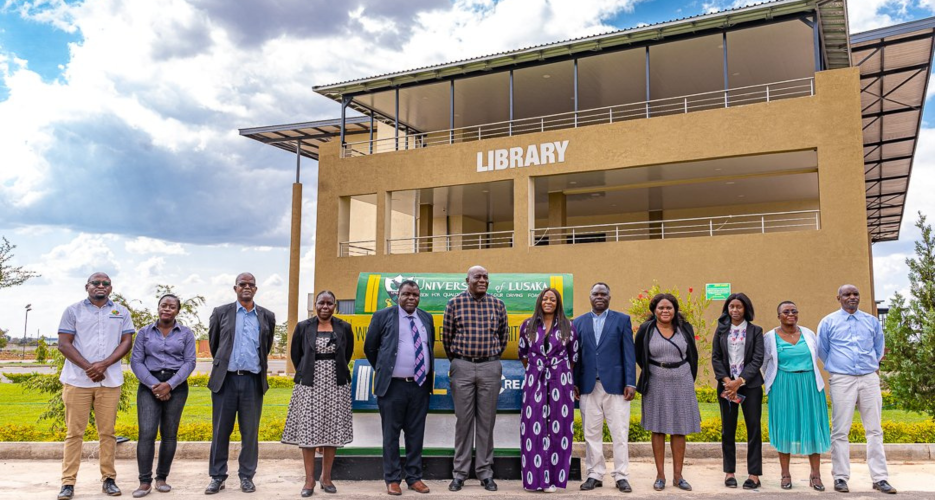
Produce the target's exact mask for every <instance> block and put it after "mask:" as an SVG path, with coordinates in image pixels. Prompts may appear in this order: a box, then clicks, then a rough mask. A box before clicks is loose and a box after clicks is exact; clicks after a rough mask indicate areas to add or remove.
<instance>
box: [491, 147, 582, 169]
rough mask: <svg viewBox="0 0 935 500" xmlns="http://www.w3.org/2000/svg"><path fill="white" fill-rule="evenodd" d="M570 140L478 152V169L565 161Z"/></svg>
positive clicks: (529, 165) (520, 166)
mask: <svg viewBox="0 0 935 500" xmlns="http://www.w3.org/2000/svg"><path fill="white" fill-rule="evenodd" d="M567 148H568V141H567V140H565V141H555V142H543V143H542V144H530V145H529V147H526V148H521V147H515V148H507V149H491V150H489V151H487V152H484V151H478V152H477V171H478V172H493V171H495V170H506V169H508V168H523V167H532V166H536V165H549V164H552V163H565V150H566V149H567Z"/></svg>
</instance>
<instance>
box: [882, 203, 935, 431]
mask: <svg viewBox="0 0 935 500" xmlns="http://www.w3.org/2000/svg"><path fill="white" fill-rule="evenodd" d="M915 226H916V227H917V228H919V230H920V231H922V239H921V240H920V241H917V242H916V243H915V253H916V258H914V259H913V258H907V259H906V265H908V266H909V295H910V297H909V301H908V304H907V302H906V298H905V297H903V296H902V295H901V294H899V293H897V294H896V295H895V296H894V297H893V300H892V301H891V303H890V310H889V313H887V315H886V322H885V324H884V330H885V332H886V347H887V349H886V355H885V356H884V358H883V363H882V367H881V368H882V372H883V379H884V381H885V382H886V383H887V385H888V386H889V388H890V390H891V391H892V393H893V396H895V397H894V399H895V400H896V401H899V405H900V407H902V408H903V409H905V410H909V411H917V412H921V413H927V414H928V415H929V416H931V417H932V418H935V370H933V369H932V367H933V366H935V235H933V234H932V226H930V225H928V224H926V223H925V216H924V215H922V213H921V212H920V213H919V220H918V221H916V224H915Z"/></svg>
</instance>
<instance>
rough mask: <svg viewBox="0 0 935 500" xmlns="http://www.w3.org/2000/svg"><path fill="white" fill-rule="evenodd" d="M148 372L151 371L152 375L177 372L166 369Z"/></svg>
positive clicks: (176, 371)
mask: <svg viewBox="0 0 935 500" xmlns="http://www.w3.org/2000/svg"><path fill="white" fill-rule="evenodd" d="M149 373H152V374H153V375H157V374H158V375H175V374H176V373H178V370H166V369H162V370H150V371H149Z"/></svg>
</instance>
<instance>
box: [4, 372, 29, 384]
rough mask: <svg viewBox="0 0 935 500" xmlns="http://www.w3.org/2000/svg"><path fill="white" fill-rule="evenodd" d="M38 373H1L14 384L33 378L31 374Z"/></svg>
mask: <svg viewBox="0 0 935 500" xmlns="http://www.w3.org/2000/svg"><path fill="white" fill-rule="evenodd" d="M35 375H38V373H36V372H31V373H5V372H4V374H3V376H4V377H6V378H7V379H8V380H9V381H10V382H12V383H14V384H22V383H23V382H25V381H27V380H29V379H31V378H33V376H35Z"/></svg>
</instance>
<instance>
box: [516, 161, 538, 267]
mask: <svg viewBox="0 0 935 500" xmlns="http://www.w3.org/2000/svg"><path fill="white" fill-rule="evenodd" d="M535 192H536V190H535V186H534V185H533V180H532V177H526V178H523V177H520V178H517V179H516V180H515V181H513V248H523V249H528V248H529V247H530V246H532V245H530V241H529V239H530V234H529V231H530V230H531V229H534V226H535V224H536V200H535V199H534V196H535Z"/></svg>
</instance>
